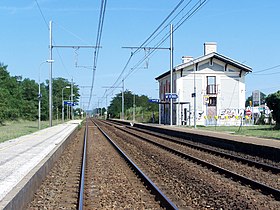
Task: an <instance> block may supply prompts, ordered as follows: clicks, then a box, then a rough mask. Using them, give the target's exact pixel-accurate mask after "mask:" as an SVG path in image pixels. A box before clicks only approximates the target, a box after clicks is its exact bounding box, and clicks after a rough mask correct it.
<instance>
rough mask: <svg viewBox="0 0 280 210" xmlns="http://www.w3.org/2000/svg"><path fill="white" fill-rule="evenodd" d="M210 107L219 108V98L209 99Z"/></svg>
mask: <svg viewBox="0 0 280 210" xmlns="http://www.w3.org/2000/svg"><path fill="white" fill-rule="evenodd" d="M208 106H217V97H209V103H208Z"/></svg>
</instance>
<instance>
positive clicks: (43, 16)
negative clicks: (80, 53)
mask: <svg viewBox="0 0 280 210" xmlns="http://www.w3.org/2000/svg"><path fill="white" fill-rule="evenodd" d="M35 2H36V5H37V7H38V9H39V11H40V14H41V17H42V18H43V20H44V22H45V25H46V27H47V28H48V31H50V27H49V25H48V23H47V21H46V18H45V15H44V13H43V11H42V9H41V7H40V5H39V3H38V1H37V0H35ZM52 41H53V43H54V44H55V40H54V38H53V37H52ZM56 52H57V54H58V57H59V60H60V62H61V64H62V66H63V69H64V71H65V72H66V73H67V74H68V76H69V77H71V75H70V74H69V72H68V71H67V68H66V67H65V64H64V62H63V60H62V57H61V55H60V53H59V51H58V49H57V48H56ZM72 78H73V77H72Z"/></svg>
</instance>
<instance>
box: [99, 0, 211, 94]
mask: <svg viewBox="0 0 280 210" xmlns="http://www.w3.org/2000/svg"><path fill="white" fill-rule="evenodd" d="M192 1H193V0H190V1H188V2H187V3H186V5H182V3H183V2H184V1H180V2H179V4H177V5H176V7H175V8H174V9H173V10H172V11H171V13H170V14H169V15H168V16H167V18H165V19H164V21H163V22H162V23H161V24H160V27H157V29H156V30H155V31H154V32H153V33H152V35H151V36H149V37H148V39H147V40H149V41H147V40H145V42H144V43H143V44H141V45H140V47H139V49H136V50H135V52H138V51H139V50H140V49H141V48H143V47H145V46H147V44H150V42H151V41H153V40H154V39H155V38H156V37H158V36H159V35H160V34H161V33H163V31H164V29H166V28H167V27H168V26H169V24H170V23H171V22H172V21H174V20H175V19H176V18H177V17H178V16H179V15H180V14H182V12H184V10H185V9H186V8H187V6H189V5H190V3H191V2H192ZM208 1H209V0H203V1H201V0H200V1H198V2H197V3H196V4H194V6H193V7H192V8H191V9H190V10H189V11H188V12H187V13H186V14H185V15H183V16H182V18H181V19H180V20H179V21H177V23H176V24H175V25H174V31H173V33H174V32H175V31H176V30H177V29H178V28H180V27H181V26H182V25H183V23H185V21H187V20H188V19H189V18H190V17H192V16H193V15H194V14H195V13H196V12H197V11H198V10H199V9H201V8H202V7H203V6H204V5H206V3H207V2H208ZM179 6H183V8H181V10H180V11H178V12H177V13H176V14H175V11H176V10H178V9H179ZM172 15H174V17H173V18H171V16H172ZM169 18H171V20H170V21H168V19H169ZM164 23H166V25H164ZM161 27H163V28H162V29H161V30H160V28H161ZM159 30H160V31H159ZM158 31H159V32H158ZM157 32H158V33H157ZM169 37H170V33H169V32H168V33H166V34H165V35H164V36H163V38H161V39H160V40H159V41H158V42H157V43H156V44H155V45H154V47H153V49H152V50H150V52H148V53H147V54H146V55H145V56H144V57H142V58H141V59H140V60H139V61H138V62H137V63H136V64H135V65H134V66H133V67H132V68H131V69H130V70H129V72H128V73H127V74H126V75H124V76H123V74H124V72H125V70H126V69H127V67H128V63H129V62H130V61H131V59H132V58H131V56H130V57H129V60H128V62H126V65H125V67H124V68H123V69H122V72H121V74H120V75H119V76H118V78H117V80H116V81H115V82H114V85H112V88H110V92H109V93H108V91H107V93H104V96H105V95H106V94H107V95H109V94H110V93H112V92H113V91H114V89H115V88H114V87H118V86H119V85H120V84H121V82H122V81H121V78H122V79H124V80H125V79H127V78H128V77H129V76H130V75H131V74H132V73H133V72H135V71H136V70H138V69H139V68H138V67H139V66H140V65H141V64H142V63H143V62H144V61H145V60H146V59H147V58H148V57H150V56H151V55H152V54H154V53H155V51H156V50H157V48H159V47H160V46H161V45H162V44H163V43H164V42H165V41H166V40H167V39H168V38H169ZM132 55H134V54H133V53H132ZM104 96H103V97H104Z"/></svg>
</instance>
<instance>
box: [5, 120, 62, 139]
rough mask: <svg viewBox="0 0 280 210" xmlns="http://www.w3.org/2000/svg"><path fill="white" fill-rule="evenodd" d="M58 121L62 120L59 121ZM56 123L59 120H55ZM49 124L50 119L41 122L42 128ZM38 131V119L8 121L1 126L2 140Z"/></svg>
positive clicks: (54, 123)
mask: <svg viewBox="0 0 280 210" xmlns="http://www.w3.org/2000/svg"><path fill="white" fill-rule="evenodd" d="M58 123H61V122H60V121H59V122H58ZM56 124H57V121H56V120H53V125H56ZM48 126H49V121H42V122H41V129H44V128H47V127H48ZM36 131H38V121H26V120H18V121H6V122H4V124H3V125H1V126H0V142H4V141H7V140H10V139H14V138H17V137H20V136H24V135H27V134H30V133H34V132H36Z"/></svg>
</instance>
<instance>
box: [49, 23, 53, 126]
mask: <svg viewBox="0 0 280 210" xmlns="http://www.w3.org/2000/svg"><path fill="white" fill-rule="evenodd" d="M49 27H50V59H49V60H52V48H53V46H52V21H50V26H49ZM49 126H50V127H52V62H50V72H49Z"/></svg>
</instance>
